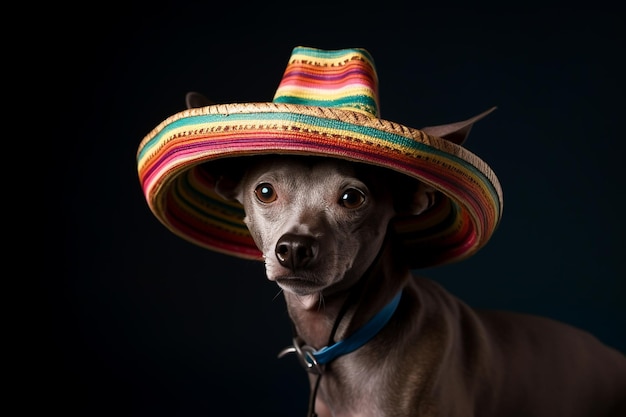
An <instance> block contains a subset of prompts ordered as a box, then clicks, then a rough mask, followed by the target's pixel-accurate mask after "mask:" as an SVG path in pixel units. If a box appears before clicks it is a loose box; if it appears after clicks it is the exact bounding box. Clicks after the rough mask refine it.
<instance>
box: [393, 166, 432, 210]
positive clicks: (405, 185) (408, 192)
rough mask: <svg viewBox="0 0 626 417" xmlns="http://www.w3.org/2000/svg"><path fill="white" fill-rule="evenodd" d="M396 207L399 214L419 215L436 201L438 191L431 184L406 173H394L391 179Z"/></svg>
mask: <svg viewBox="0 0 626 417" xmlns="http://www.w3.org/2000/svg"><path fill="white" fill-rule="evenodd" d="M389 184H391V189H392V193H393V201H394V208H395V210H396V213H397V214H399V215H407V214H409V215H418V214H421V213H423V212H425V211H426V210H428V209H429V208H430V207H432V206H433V204H434V203H435V195H436V193H437V191H436V190H435V189H434V188H432V187H431V186H429V185H426V184H424V183H422V182H420V181H417V180H415V179H412V178H409V177H407V176H404V175H400V174H397V175H394V177H393V178H391V179H390V180H389Z"/></svg>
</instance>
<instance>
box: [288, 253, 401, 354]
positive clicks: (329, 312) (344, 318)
mask: <svg viewBox="0 0 626 417" xmlns="http://www.w3.org/2000/svg"><path fill="white" fill-rule="evenodd" d="M394 253H396V254H397V252H396V251H395V250H394V249H393V242H391V241H389V242H387V243H386V244H385V245H384V246H383V247H382V249H381V252H380V254H379V256H378V257H377V258H376V260H375V261H374V263H373V264H372V265H371V267H370V268H369V269H368V271H367V272H366V274H365V275H364V276H363V277H361V278H360V280H359V281H358V282H356V283H355V284H354V285H353V286H351V287H349V288H344V289H341V290H337V291H332V292H330V293H322V294H320V295H319V301H318V302H317V303H315V305H308V304H306V303H303V301H302V298H301V297H299V296H297V295H294V294H291V293H287V292H286V293H285V300H286V303H287V310H288V311H289V316H290V317H291V320H292V322H293V324H294V327H295V331H296V332H297V334H298V336H299V337H300V338H301V339H302V340H303V341H304V343H305V344H307V345H309V346H311V347H313V348H315V349H320V348H322V347H324V346H325V345H327V344H328V342H329V338H330V336H331V333H332V329H333V326H334V325H335V321H336V320H337V319H338V318H339V320H340V322H339V323H338V324H337V329H336V333H335V334H334V335H332V336H333V339H334V340H335V341H338V340H341V339H344V338H345V337H347V336H349V335H350V334H352V333H353V332H354V331H356V330H357V329H359V328H360V327H361V326H363V325H364V324H365V323H366V322H367V321H368V320H370V319H371V318H372V317H373V316H375V315H376V313H378V312H379V311H380V310H381V309H382V308H383V307H384V306H385V305H386V304H387V303H389V302H390V301H391V299H392V298H393V297H394V296H395V295H396V294H397V293H398V291H400V289H401V288H402V287H403V286H404V285H405V283H406V281H407V280H408V279H409V278H410V271H409V268H408V267H407V266H405V265H404V264H403V263H401V262H398V260H397V259H396V256H395V255H394ZM344 309H345V310H344ZM342 310H343V311H342ZM340 315H341V317H339V316H340Z"/></svg>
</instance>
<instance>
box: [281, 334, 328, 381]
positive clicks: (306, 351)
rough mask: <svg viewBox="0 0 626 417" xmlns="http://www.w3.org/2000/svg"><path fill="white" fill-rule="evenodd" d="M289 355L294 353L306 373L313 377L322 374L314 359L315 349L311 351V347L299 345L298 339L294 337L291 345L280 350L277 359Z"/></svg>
mask: <svg viewBox="0 0 626 417" xmlns="http://www.w3.org/2000/svg"><path fill="white" fill-rule="evenodd" d="M289 353H295V354H297V355H298V359H299V360H300V364H301V365H302V366H303V367H304V369H305V370H306V371H307V372H310V373H312V374H315V375H321V374H322V367H321V365H320V364H319V363H317V360H316V359H315V355H314V353H315V349H313V348H312V347H311V346H307V345H301V344H300V340H299V338H297V337H294V338H293V345H292V346H288V347H286V348H285V349H283V350H281V351H280V353H279V354H278V357H279V358H282V357H283V356H285V355H287V354H289Z"/></svg>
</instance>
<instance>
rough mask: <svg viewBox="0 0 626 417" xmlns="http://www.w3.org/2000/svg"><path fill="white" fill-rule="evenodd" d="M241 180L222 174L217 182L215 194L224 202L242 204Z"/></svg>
mask: <svg viewBox="0 0 626 417" xmlns="http://www.w3.org/2000/svg"><path fill="white" fill-rule="evenodd" d="M239 180H240V178H236V177H233V176H231V175H227V174H222V175H219V176H218V177H217V180H216V181H215V192H216V193H217V194H218V195H219V196H220V197H222V198H223V199H224V200H229V201H238V202H240V203H241V187H240V186H239V183H240V181H239Z"/></svg>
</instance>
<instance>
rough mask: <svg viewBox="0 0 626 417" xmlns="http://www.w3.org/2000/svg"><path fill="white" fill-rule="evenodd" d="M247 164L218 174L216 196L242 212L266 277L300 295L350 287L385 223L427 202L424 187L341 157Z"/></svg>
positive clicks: (376, 244)
mask: <svg viewBox="0 0 626 417" xmlns="http://www.w3.org/2000/svg"><path fill="white" fill-rule="evenodd" d="M245 164H246V168H245V170H243V171H241V172H240V175H238V176H235V175H232V174H226V175H223V176H221V178H220V179H219V180H218V182H217V185H216V190H217V192H218V193H219V194H220V195H221V196H222V197H224V198H226V199H234V200H237V201H239V202H240V203H241V204H242V205H243V206H244V209H245V213H246V217H245V219H244V220H245V223H246V225H247V226H248V228H249V230H250V233H251V234H252V237H253V238H254V241H255V242H256V244H257V246H258V247H259V249H260V250H261V251H262V253H263V256H264V259H265V267H266V273H267V277H268V278H269V279H270V280H272V281H276V283H277V284H278V285H279V286H280V287H281V288H282V289H283V290H284V291H287V292H291V293H294V294H297V295H300V296H305V295H310V294H313V293H321V292H326V293H329V292H332V291H334V290H337V289H340V288H345V287H348V286H350V285H352V284H353V283H355V282H356V281H357V280H358V279H359V278H360V277H361V276H362V275H363V273H364V272H365V271H366V269H367V268H368V267H369V266H370V264H371V263H372V261H373V260H374V258H375V257H376V255H377V254H378V252H379V250H380V248H381V246H382V244H383V240H384V238H385V234H386V232H387V227H388V224H389V221H390V220H391V219H392V218H393V217H394V216H395V215H396V214H398V213H404V212H411V213H413V214H417V213H419V212H421V211H423V210H425V209H426V208H428V206H429V205H430V203H431V201H432V198H431V195H432V193H433V190H432V189H430V188H428V187H425V186H424V185H423V184H420V183H418V182H416V181H411V180H408V179H405V178H404V177H403V176H400V175H397V174H393V173H392V172H390V171H388V170H384V169H381V168H375V167H371V166H369V165H363V164H356V163H350V162H347V161H344V160H339V159H333V158H318V157H306V156H263V157H252V158H250V160H247V158H246V161H245ZM240 166H241V165H240Z"/></svg>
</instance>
